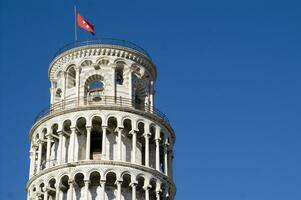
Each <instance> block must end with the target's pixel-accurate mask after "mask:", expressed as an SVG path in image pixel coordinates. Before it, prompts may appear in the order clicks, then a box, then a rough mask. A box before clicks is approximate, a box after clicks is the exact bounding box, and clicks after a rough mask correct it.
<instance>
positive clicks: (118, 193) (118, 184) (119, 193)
mask: <svg viewBox="0 0 301 200" xmlns="http://www.w3.org/2000/svg"><path fill="white" fill-rule="evenodd" d="M121 183H122V180H117V181H116V185H117V195H116V200H121Z"/></svg>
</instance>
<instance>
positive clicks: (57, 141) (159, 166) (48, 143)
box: [30, 121, 173, 176]
mask: <svg viewBox="0 0 301 200" xmlns="http://www.w3.org/2000/svg"><path fill="white" fill-rule="evenodd" d="M65 122H66V121H65ZM65 122H64V124H65ZM61 127H62V128H61V130H56V129H52V131H51V132H50V131H49V132H47V130H43V131H42V133H40V134H39V136H38V137H37V139H36V140H33V141H32V145H31V168H30V176H33V175H34V174H36V173H39V172H40V171H41V170H43V169H45V168H46V169H47V168H49V167H52V166H56V165H60V164H64V163H68V162H77V161H80V160H86V161H89V160H115V161H121V162H124V161H126V162H131V163H133V164H139V165H144V166H145V167H151V168H154V169H156V170H157V171H160V172H162V173H164V174H165V175H166V176H172V160H173V152H172V146H171V143H170V138H167V137H165V135H164V134H163V133H162V132H161V128H160V127H159V126H156V127H155V128H153V129H152V131H150V128H149V126H145V129H144V130H141V129H140V130H139V129H138V128H134V129H131V130H126V128H125V127H124V126H119V127H117V126H116V127H115V126H112V125H106V124H103V125H101V126H100V127H101V128H99V129H101V130H98V131H99V133H101V137H102V139H101V141H100V142H101V144H100V145H99V146H100V147H101V157H100V159H94V158H93V156H91V134H92V132H93V131H95V130H96V129H95V127H93V126H92V125H90V126H89V125H87V126H82V127H79V126H73V127H71V126H69V127H68V128H66V126H64V125H63V126H61ZM93 134H95V133H93ZM108 134H115V135H116V141H114V143H116V145H117V146H115V148H116V149H117V151H114V152H109V151H108V149H110V148H113V147H110V145H114V144H112V143H111V142H109V141H108V140H109V139H108V136H109V135H108ZM80 135H81V137H82V135H83V136H84V137H85V144H84V147H82V146H80V145H79V144H78V143H77V142H78V140H80V139H79V137H80ZM122 138H127V139H128V141H131V144H130V146H131V149H130V150H126V151H127V152H123V150H125V149H124V148H123V147H124V145H128V144H125V143H126V141H125V142H123V140H122ZM81 140H82V138H81ZM150 144H151V145H150ZM108 145H109V146H108ZM55 147H56V149H55ZM142 148H143V149H142ZM80 149H84V151H85V152H84V153H83V156H80V155H78V154H79V151H80ZM137 153H139V155H140V156H138V155H137ZM53 154H54V155H53ZM110 154H113V155H110ZM124 154H126V155H129V156H130V160H127V159H126V158H125V157H126V155H125V156H124ZM54 157H55V159H54V160H53V158H54ZM151 157H152V159H153V158H154V159H153V162H152V163H150V158H151ZM51 158H52V159H51Z"/></svg>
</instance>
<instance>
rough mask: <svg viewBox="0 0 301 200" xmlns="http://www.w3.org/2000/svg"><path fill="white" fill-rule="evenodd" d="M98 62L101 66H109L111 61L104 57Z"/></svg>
mask: <svg viewBox="0 0 301 200" xmlns="http://www.w3.org/2000/svg"><path fill="white" fill-rule="evenodd" d="M96 62H97V63H98V64H99V65H109V63H110V59H109V58H106V57H102V58H99V59H98V60H97V61H96Z"/></svg>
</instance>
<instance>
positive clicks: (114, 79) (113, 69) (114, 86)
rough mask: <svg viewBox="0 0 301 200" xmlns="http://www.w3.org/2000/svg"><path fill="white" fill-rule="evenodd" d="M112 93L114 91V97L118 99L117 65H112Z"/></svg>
mask: <svg viewBox="0 0 301 200" xmlns="http://www.w3.org/2000/svg"><path fill="white" fill-rule="evenodd" d="M112 73H113V74H112V87H113V88H112V93H113V95H112V96H113V97H114V99H115V101H116V78H115V77H116V70H115V66H113V67H112Z"/></svg>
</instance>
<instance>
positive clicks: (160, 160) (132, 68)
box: [26, 39, 176, 200]
mask: <svg viewBox="0 0 301 200" xmlns="http://www.w3.org/2000/svg"><path fill="white" fill-rule="evenodd" d="M48 76H49V80H50V83H51V88H50V106H49V107H47V108H46V109H44V110H43V111H42V112H41V113H40V114H39V115H38V116H37V118H36V120H35V122H34V125H33V126H32V128H31V130H30V133H29V139H30V143H31V145H30V172H29V181H28V183H27V186H26V190H27V199H28V200H113V199H114V200H165V199H168V200H172V199H174V196H175V192H176V189H175V184H174V182H173V164H172V163H173V146H174V142H175V133H174V131H173V129H172V127H171V125H170V123H169V121H168V119H167V117H166V116H165V115H164V114H163V113H161V112H160V111H159V110H157V109H156V108H155V107H154V95H155V90H154V83H155V80H156V76H157V70H156V66H155V65H154V63H153V62H152V59H151V57H150V56H149V55H148V54H147V52H146V51H145V50H143V49H142V48H140V47H138V46H137V45H135V44H133V43H130V42H126V41H121V40H112V39H101V40H90V41H83V42H75V43H72V44H70V45H67V46H65V47H64V48H62V49H61V50H59V52H58V53H57V54H56V55H55V56H54V58H53V60H52V62H51V63H50V66H49V70H48Z"/></svg>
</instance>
